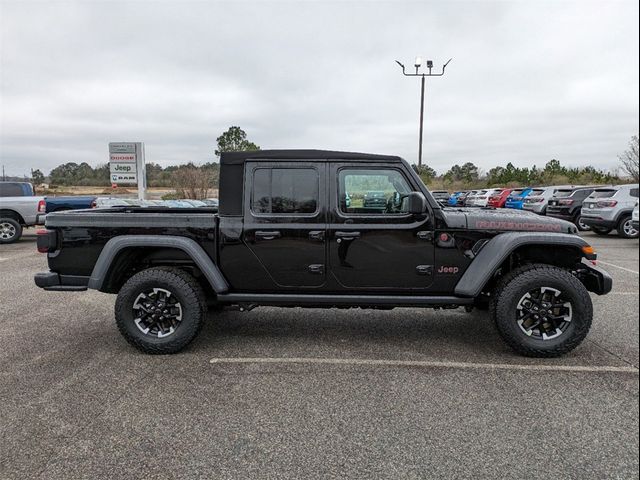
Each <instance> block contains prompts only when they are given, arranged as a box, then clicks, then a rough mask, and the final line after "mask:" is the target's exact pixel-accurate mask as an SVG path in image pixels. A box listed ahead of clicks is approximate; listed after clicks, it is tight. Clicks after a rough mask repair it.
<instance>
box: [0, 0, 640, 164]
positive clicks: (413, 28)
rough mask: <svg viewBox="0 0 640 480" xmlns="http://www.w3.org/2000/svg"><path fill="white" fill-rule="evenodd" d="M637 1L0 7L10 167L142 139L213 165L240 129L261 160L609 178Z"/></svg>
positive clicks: (620, 141) (2, 148) (3, 116)
mask: <svg viewBox="0 0 640 480" xmlns="http://www.w3.org/2000/svg"><path fill="white" fill-rule="evenodd" d="M638 37H639V32H638V2H637V0H633V1H616V2H614V1H606V2H605V1H600V2H586V1H578V2H567V1H562V2H560V1H554V2H542V1H522V2H515V1H509V2H489V1H473V2H455V1H440V2H428V1H421V2H401V1H396V2H266V1H265V2H237V1H236V2H228V3H218V2H195V1H191V2H179V1H164V2H154V1H135V2H134V1H111V2H109V1H101V2H89V1H84V2H74V1H59V2H56V1H49V2H31V1H24V0H22V1H12V0H9V1H7V0H0V42H1V44H0V76H1V78H0V82H1V83H0V163H2V164H4V165H5V166H6V169H7V174H11V175H22V174H24V173H27V172H28V171H29V169H30V168H40V169H42V170H43V171H44V172H45V174H48V173H49V171H50V170H51V168H53V167H54V166H56V165H58V164H60V163H62V162H67V161H74V162H82V161H86V162H88V163H90V164H92V165H96V164H98V163H105V162H106V161H107V160H108V152H107V143H108V142H110V141H143V142H145V145H146V153H147V161H153V162H158V163H160V164H163V165H168V164H172V163H184V162H187V161H194V162H196V163H202V162H206V161H212V160H214V153H213V152H214V149H215V139H216V137H217V136H218V135H220V133H221V132H223V131H224V130H226V129H227V128H228V127H229V126H231V125H239V126H241V127H242V128H243V129H244V130H245V131H246V132H247V134H248V136H249V139H250V140H252V141H254V142H255V143H257V144H258V145H260V146H261V147H262V148H323V149H335V150H354V151H365V152H374V153H387V154H398V155H401V156H403V157H405V158H406V159H408V160H409V161H411V162H415V161H416V159H417V151H418V117H419V94H420V92H419V80H418V79H415V78H405V77H403V76H402V75H401V72H400V69H399V67H398V66H397V65H396V64H395V63H394V60H396V59H398V60H400V61H402V62H403V63H405V64H406V65H411V64H413V61H414V57H415V55H416V54H421V55H423V56H424V57H425V58H430V59H433V60H434V62H435V64H436V65H437V66H439V65H441V64H442V63H443V62H444V61H446V60H447V59H448V58H450V57H453V61H452V62H451V64H450V65H449V66H448V67H447V71H446V75H445V76H444V77H440V78H432V79H429V80H428V81H427V94H426V114H425V146H424V152H425V153H424V159H425V163H426V164H429V165H431V166H433V167H434V168H435V169H436V170H438V171H439V172H443V171H445V170H447V169H448V168H449V167H450V166H451V165H453V164H454V163H462V162H467V161H472V162H474V163H476V164H477V165H479V166H480V167H481V168H482V169H483V170H488V169H489V168H491V167H492V166H495V165H505V164H506V163H507V162H513V163H514V164H516V165H519V166H526V165H532V164H537V165H539V166H542V165H544V163H545V162H546V161H548V160H549V159H551V158H557V159H559V160H561V161H562V162H563V163H564V164H568V165H586V164H592V165H594V166H597V167H600V168H605V169H609V168H612V167H615V166H616V165H617V158H616V157H617V154H618V153H620V152H621V151H623V150H624V149H625V148H626V145H627V142H628V140H629V138H630V137H631V135H634V134H637V132H638V116H639V108H638V90H639V85H638V70H639V65H638V56H639V52H638Z"/></svg>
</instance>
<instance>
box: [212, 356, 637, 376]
mask: <svg viewBox="0 0 640 480" xmlns="http://www.w3.org/2000/svg"><path fill="white" fill-rule="evenodd" d="M209 363H211V364H247V363H269V364H274V363H280V364H290V363H297V364H316V365H317V364H320V365H365V366H384V367H425V368H457V369H467V370H471V369H473V370H481V369H485V370H533V371H540V370H543V371H553V372H594V373H595V372H612V373H633V374H635V375H638V369H637V368H636V367H616V366H609V365H524V364H509V363H473V362H437V361H428V360H424V361H423V360H376V359H360V358H308V357H307V358H305V357H275V358H270V357H261V358H249V357H247V358H241V357H230V358H212V359H211V360H209Z"/></svg>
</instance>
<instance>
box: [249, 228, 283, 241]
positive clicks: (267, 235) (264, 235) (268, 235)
mask: <svg viewBox="0 0 640 480" xmlns="http://www.w3.org/2000/svg"><path fill="white" fill-rule="evenodd" d="M255 236H256V240H275V239H276V238H280V237H281V236H282V234H281V233H280V232H278V231H277V230H275V231H271V232H266V231H260V230H257V231H256V233H255Z"/></svg>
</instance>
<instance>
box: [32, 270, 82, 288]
mask: <svg viewBox="0 0 640 480" xmlns="http://www.w3.org/2000/svg"><path fill="white" fill-rule="evenodd" d="M33 280H34V281H35V284H36V286H38V287H40V288H42V289H44V290H49V291H54V292H82V291H84V290H86V289H87V284H88V283H89V277H83V276H79V275H59V274H57V273H55V272H41V273H36V274H35V276H34V278H33Z"/></svg>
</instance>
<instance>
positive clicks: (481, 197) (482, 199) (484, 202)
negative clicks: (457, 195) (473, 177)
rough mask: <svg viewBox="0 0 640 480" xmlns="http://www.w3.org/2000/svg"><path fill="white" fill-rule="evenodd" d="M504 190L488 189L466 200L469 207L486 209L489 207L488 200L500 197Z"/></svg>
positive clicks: (479, 191)
mask: <svg viewBox="0 0 640 480" xmlns="http://www.w3.org/2000/svg"><path fill="white" fill-rule="evenodd" d="M503 190H504V188H489V189H487V190H478V191H477V192H476V193H475V194H474V195H473V196H471V197H470V198H468V199H467V206H469V207H486V206H488V205H489V198H491V197H492V196H494V195H500V192H502V191H503Z"/></svg>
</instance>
